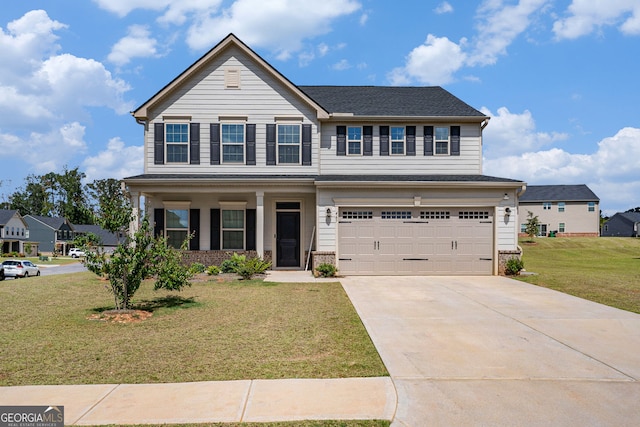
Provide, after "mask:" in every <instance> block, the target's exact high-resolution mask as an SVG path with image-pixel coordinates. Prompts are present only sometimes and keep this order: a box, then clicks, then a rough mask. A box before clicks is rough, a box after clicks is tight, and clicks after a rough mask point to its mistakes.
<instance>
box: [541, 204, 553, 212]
mask: <svg viewBox="0 0 640 427" xmlns="http://www.w3.org/2000/svg"><path fill="white" fill-rule="evenodd" d="M542 210H545V211H549V210H551V202H543V203H542Z"/></svg>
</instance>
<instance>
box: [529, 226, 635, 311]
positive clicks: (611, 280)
mask: <svg viewBox="0 0 640 427" xmlns="http://www.w3.org/2000/svg"><path fill="white" fill-rule="evenodd" d="M527 242H528V238H527V239H523V240H521V242H520V245H521V247H522V248H523V251H524V254H523V258H522V259H523V261H524V267H525V269H526V270H527V271H529V272H535V273H538V275H537V276H521V277H519V279H520V280H523V281H525V282H528V283H532V284H535V285H539V286H544V287H547V288H551V289H555V290H558V291H561V292H565V293H568V294H571V295H575V296H578V297H581V298H585V299H588V300H591V301H595V302H599V303H602V304H606V305H610V306H612V307H617V308H620V309H623V310H628V311H633V312H635V313H640V239H634V238H622V237H599V238H587V237H585V238H578V237H575V238H537V239H535V243H534V244H530V243H527Z"/></svg>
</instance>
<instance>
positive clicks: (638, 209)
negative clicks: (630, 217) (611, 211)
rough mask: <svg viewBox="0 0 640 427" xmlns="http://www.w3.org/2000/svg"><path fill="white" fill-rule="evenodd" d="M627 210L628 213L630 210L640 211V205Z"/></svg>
mask: <svg viewBox="0 0 640 427" xmlns="http://www.w3.org/2000/svg"><path fill="white" fill-rule="evenodd" d="M626 212H627V213H629V212H640V206H638V207H635V208H633V209H629V210H627V211H626Z"/></svg>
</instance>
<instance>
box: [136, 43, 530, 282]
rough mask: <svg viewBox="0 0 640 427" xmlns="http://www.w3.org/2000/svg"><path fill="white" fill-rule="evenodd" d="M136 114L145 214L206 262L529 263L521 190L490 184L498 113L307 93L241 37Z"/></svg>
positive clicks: (480, 266) (345, 266)
mask: <svg viewBox="0 0 640 427" xmlns="http://www.w3.org/2000/svg"><path fill="white" fill-rule="evenodd" d="M132 115H133V116H134V117H135V119H136V121H137V122H138V123H139V124H141V125H143V126H144V156H145V159H144V173H143V174H142V175H138V176H132V177H129V178H126V179H125V183H126V185H127V186H128V189H129V191H130V193H131V195H132V202H133V205H134V209H135V210H136V212H137V211H138V209H139V208H140V201H141V200H142V197H144V201H145V212H149V214H150V217H151V218H150V219H151V221H152V222H153V223H154V224H155V231H156V233H159V234H162V235H165V236H166V237H167V238H168V240H169V242H170V243H171V244H172V245H174V246H176V247H177V246H179V245H180V243H181V242H182V241H183V240H184V238H185V237H186V236H187V235H188V234H190V233H193V234H194V238H193V239H192V240H191V241H190V249H191V250H192V251H193V252H192V253H191V254H190V256H196V255H197V256H199V257H201V258H199V259H201V260H202V261H205V262H206V263H212V262H213V263H217V262H220V261H221V260H222V259H223V258H225V257H228V256H229V255H230V254H232V253H233V252H251V253H256V254H258V255H260V256H262V257H264V258H266V259H270V260H272V262H273V268H275V269H287V268H288V269H304V268H306V266H307V261H308V260H309V259H310V261H311V264H312V265H318V264H319V263H323V262H329V263H333V264H335V265H336V266H337V267H338V269H339V271H340V273H341V274H345V275H346V274H407V275H413V274H497V273H498V271H499V260H500V258H509V257H512V256H514V255H517V254H518V246H517V237H518V227H519V225H518V224H519V221H518V219H517V216H518V212H517V200H518V196H519V194H520V192H521V191H522V190H523V189H524V183H523V182H522V181H518V180H514V179H507V178H496V177H492V176H485V175H483V174H482V131H483V129H484V127H485V126H486V125H487V123H488V122H489V117H487V116H486V115H484V114H483V113H481V112H479V111H478V110H476V109H474V108H473V107H471V106H469V105H467V104H466V103H464V102H463V101H461V100H460V99H458V98H457V97H455V96H453V95H452V94H451V93H449V92H447V91H446V90H444V89H442V88H440V87H375V86H366V87H353V86H346V87H345V86H296V85H295V84H293V83H292V82H291V81H289V80H288V79H287V78H286V77H285V76H283V75H282V74H281V73H279V72H278V71H277V70H276V69H274V68H273V67H272V66H271V65H270V64H269V63H267V62H266V61H265V60H264V59H263V58H261V57H260V56H259V55H257V54H256V53H255V52H254V51H253V50H251V49H250V48H249V47H248V46H246V45H245V44H244V43H243V42H241V41H240V40H239V39H238V38H236V37H235V36H234V35H229V36H227V37H226V38H225V39H224V40H222V41H221V42H220V43H219V44H218V45H216V46H215V47H214V48H213V49H211V50H210V51H209V52H207V53H206V54H205V55H204V56H203V57H201V58H200V59H199V60H197V61H196V62H195V63H194V64H192V65H191V66H190V67H189V68H187V69H186V70H185V71H184V72H183V73H182V74H180V75H179V76H177V77H176V78H175V79H174V80H173V81H171V82H170V83H169V84H167V85H166V86H165V87H164V88H162V89H161V90H160V91H159V92H158V93H156V94H155V95H153V96H152V97H151V98H150V99H149V100H148V101H146V102H145V103H144V104H142V105H141V106H140V107H138V108H137V109H136V110H135V111H133V112H132ZM132 227H135V223H134V224H132ZM205 257H206V259H204V258H205ZM192 259H194V258H192Z"/></svg>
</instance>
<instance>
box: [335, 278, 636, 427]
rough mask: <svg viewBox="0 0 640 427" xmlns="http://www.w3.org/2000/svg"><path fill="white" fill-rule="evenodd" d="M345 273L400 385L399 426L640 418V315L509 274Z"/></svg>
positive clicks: (602, 422) (605, 422)
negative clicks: (408, 275)
mask: <svg viewBox="0 0 640 427" xmlns="http://www.w3.org/2000/svg"><path fill="white" fill-rule="evenodd" d="M341 282H342V284H343V286H344V288H345V290H346V292H347V294H348V295H349V297H350V298H351V301H352V302H353V304H354V306H355V308H356V310H357V311H358V314H359V315H360V317H361V318H362V321H363V322H364V325H365V327H366V328H367V330H368V331H369V334H370V335H371V338H372V339H373V342H374V344H375V346H376V348H377V349H378V351H379V352H380V355H381V356H382V359H383V361H384V363H385V364H386V366H387V369H388V370H389V372H390V373H391V377H392V379H393V382H394V384H395V386H396V389H397V393H398V408H397V412H396V415H395V418H394V421H393V424H392V426H395V427H397V426H412V427H413V426H467V425H470V426H545V427H546V426H581V427H584V426H638V425H640V315H638V314H634V313H630V312H626V311H622V310H617V309H614V308H611V307H607V306H604V305H601V304H596V303H592V302H590V301H586V300H583V299H580V298H575V297H572V296H569V295H565V294H562V293H559V292H555V291H552V290H548V289H544V288H540V287H537V286H533V285H529V284H526V283H522V282H518V281H515V280H511V279H507V278H504V277H347V278H343V279H341ZM603 286H606V284H603Z"/></svg>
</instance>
